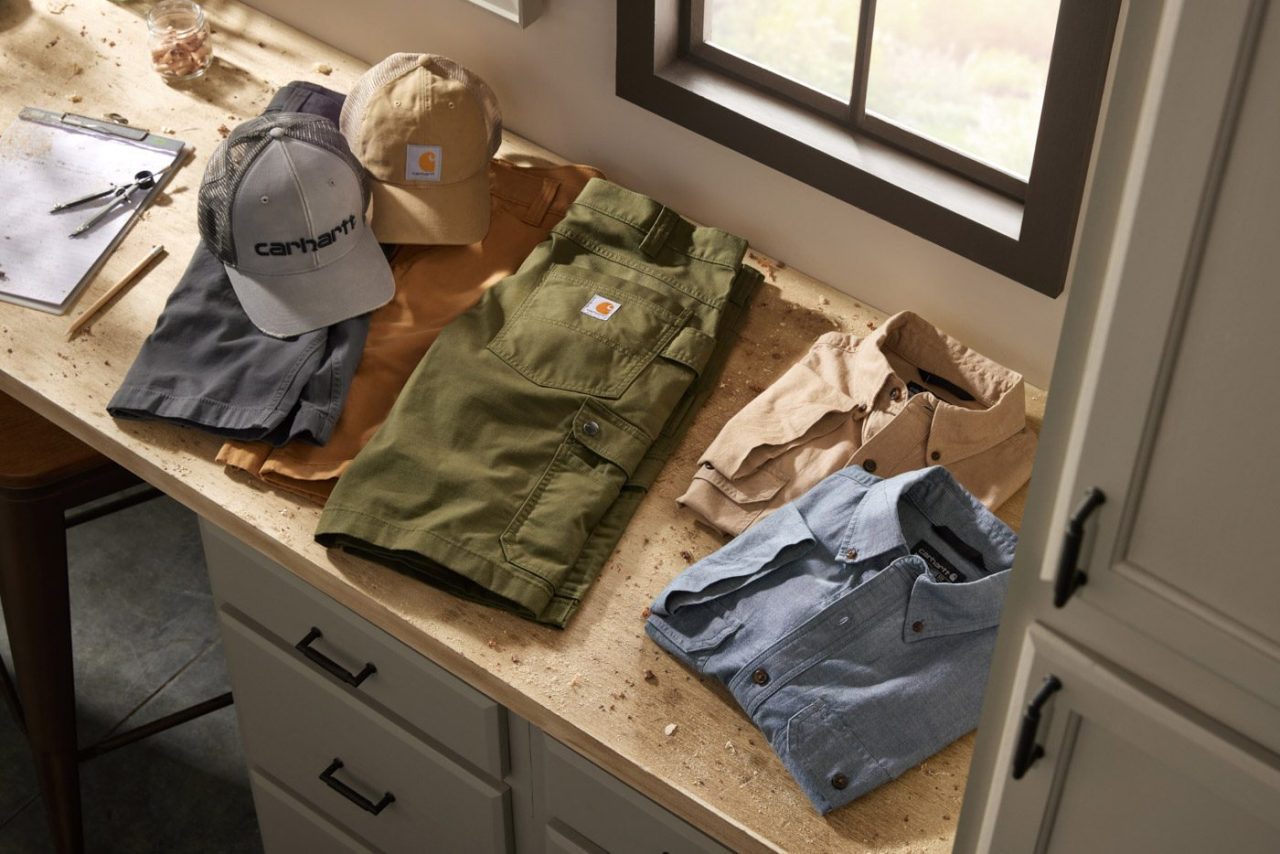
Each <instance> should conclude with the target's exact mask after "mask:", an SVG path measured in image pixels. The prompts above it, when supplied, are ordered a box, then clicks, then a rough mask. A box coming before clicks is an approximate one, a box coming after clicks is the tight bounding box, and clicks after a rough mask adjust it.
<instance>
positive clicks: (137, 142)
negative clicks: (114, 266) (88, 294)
mask: <svg viewBox="0 0 1280 854" xmlns="http://www.w3.org/2000/svg"><path fill="white" fill-rule="evenodd" d="M185 148H186V143H184V142H183V141H182V140H178V139H170V138H169V137H164V136H159V135H157V134H153V133H150V132H149V131H147V130H144V129H141V128H134V127H129V126H127V125H117V124H113V123H111V122H106V121H101V120H99V119H94V118H90V117H89V116H80V115H76V114H74V113H58V112H50V111H48V110H41V109H37V108H34V107H26V108H24V109H23V110H22V112H21V113H19V114H18V118H17V119H16V120H15V121H14V122H13V123H12V124H11V125H9V127H8V128H7V129H6V130H5V131H4V134H3V136H0V187H4V193H3V196H2V197H0V300H4V301H6V302H12V303H17V304H18V305H22V306H26V307H28V308H34V309H38V310H40V311H45V312H49V313H51V314H64V313H65V312H66V311H67V309H68V308H70V307H71V305H72V304H73V303H74V301H75V298H76V297H77V296H78V295H79V293H80V291H81V290H82V289H83V288H84V286H85V285H86V284H88V283H89V281H90V280H91V279H93V277H94V275H95V274H96V273H97V272H98V270H99V269H101V267H102V265H103V264H104V263H105V262H106V259H107V258H108V257H110V255H111V252H112V251H113V250H114V249H115V248H116V246H117V245H119V243H120V241H121V240H123V239H124V236H125V235H126V234H127V233H128V232H129V229H130V228H131V227H132V226H133V224H134V223H135V222H137V220H138V217H139V215H140V214H141V213H142V211H143V210H144V209H145V208H146V207H147V205H149V204H150V203H151V202H152V201H153V200H154V199H155V197H156V196H157V195H158V194H159V193H160V192H161V191H162V190H163V189H164V187H165V185H166V184H167V183H168V181H169V179H170V178H172V177H173V173H174V172H175V171H177V170H176V169H171V170H169V171H168V172H166V173H165V174H164V175H162V176H160V179H159V180H158V181H157V182H156V185H155V186H154V187H152V188H151V189H150V190H148V191H146V192H145V193H137V194H135V196H134V197H133V198H132V199H131V200H130V203H129V204H128V205H124V206H122V207H121V208H119V209H118V210H117V211H115V212H114V213H113V214H112V215H110V216H109V217H108V218H107V219H105V220H104V221H103V222H102V223H100V224H99V225H98V226H97V227H95V228H94V229H92V230H91V231H88V232H86V233H85V234H83V235H80V236H78V237H70V236H69V235H70V233H71V231H72V230H73V229H74V228H75V226H76V225H78V224H79V223H81V222H82V221H84V220H85V219H87V218H88V217H91V216H93V213H94V210H95V207H94V206H93V205H86V206H85V207H82V208H73V209H70V210H66V211H60V212H58V213H50V212H49V209H50V208H51V207H53V206H54V205H55V204H58V203H59V202H64V201H67V200H68V199H72V198H76V197H77V196H80V195H84V194H86V193H90V192H93V191H94V190H101V189H105V188H106V187H108V186H109V185H111V184H113V183H120V182H123V181H127V180H130V179H132V177H133V175H134V174H135V173H137V172H140V171H142V170H144V169H145V170H149V171H151V172H157V173H158V172H159V171H160V170H161V169H164V168H165V167H167V166H170V165H172V164H173V163H174V162H175V161H176V160H177V159H178V158H180V157H182V156H183V152H184V150H185Z"/></svg>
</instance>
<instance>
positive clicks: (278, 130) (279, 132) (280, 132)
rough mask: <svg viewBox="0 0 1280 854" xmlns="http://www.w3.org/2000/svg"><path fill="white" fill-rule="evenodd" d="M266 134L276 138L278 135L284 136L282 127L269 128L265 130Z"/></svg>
mask: <svg viewBox="0 0 1280 854" xmlns="http://www.w3.org/2000/svg"><path fill="white" fill-rule="evenodd" d="M267 136H271V137H275V138H276V139H279V138H280V137H282V136H284V128H272V129H271V130H269V131H267Z"/></svg>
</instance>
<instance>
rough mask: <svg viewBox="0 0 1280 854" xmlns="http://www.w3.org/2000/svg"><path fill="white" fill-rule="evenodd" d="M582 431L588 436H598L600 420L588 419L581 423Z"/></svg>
mask: <svg viewBox="0 0 1280 854" xmlns="http://www.w3.org/2000/svg"><path fill="white" fill-rule="evenodd" d="M582 432H583V433H586V434H587V435H588V436H599V435H600V422H598V421H588V422H586V423H585V424H583V425H582Z"/></svg>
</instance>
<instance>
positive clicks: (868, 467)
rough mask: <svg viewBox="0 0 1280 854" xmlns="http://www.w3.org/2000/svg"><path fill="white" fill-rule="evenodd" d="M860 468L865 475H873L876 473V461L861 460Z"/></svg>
mask: <svg viewBox="0 0 1280 854" xmlns="http://www.w3.org/2000/svg"><path fill="white" fill-rule="evenodd" d="M862 468H863V469H864V470H865V471H866V472H867V474H875V473H876V461H875V460H863V461H862Z"/></svg>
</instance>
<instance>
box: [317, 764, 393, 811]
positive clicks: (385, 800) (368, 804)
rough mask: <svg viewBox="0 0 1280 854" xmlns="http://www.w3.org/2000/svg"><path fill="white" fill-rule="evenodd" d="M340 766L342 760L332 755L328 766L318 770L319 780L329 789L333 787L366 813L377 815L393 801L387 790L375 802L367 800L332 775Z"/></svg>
mask: <svg viewBox="0 0 1280 854" xmlns="http://www.w3.org/2000/svg"><path fill="white" fill-rule="evenodd" d="M341 767H342V760H341V759H338V758H337V757H334V760H333V761H332V762H330V763H329V767H328V768H326V769H324V770H323V771H321V772H320V779H321V781H322V782H323V783H324V784H325V785H326V786H328V787H329V788H330V789H333V790H334V791H335V792H337V793H338V794H339V795H342V797H344V798H346V799H347V800H349V801H351V803H353V804H355V805H356V806H358V807H360V809H362V810H364V811H365V812H367V813H372V814H373V815H377V814H378V813H380V812H382V811H383V810H385V809H386V808H387V807H388V806H390V805H391V804H393V803H395V800H396V796H395V795H393V794H391V793H390V792H387V793H385V794H384V795H383V796H382V799H381V800H379V801H378V802H377V803H376V804H375V803H374V802H373V801H371V800H369V799H368V798H366V797H365V796H364V795H362V794H360V793H359V792H357V791H356V790H355V789H353V788H351V787H350V786H348V785H347V784H346V783H344V782H342V781H341V780H339V779H338V778H337V777H334V776H333V774H334V772H335V771H337V770H338V769H339V768H341Z"/></svg>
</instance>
